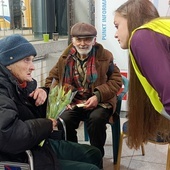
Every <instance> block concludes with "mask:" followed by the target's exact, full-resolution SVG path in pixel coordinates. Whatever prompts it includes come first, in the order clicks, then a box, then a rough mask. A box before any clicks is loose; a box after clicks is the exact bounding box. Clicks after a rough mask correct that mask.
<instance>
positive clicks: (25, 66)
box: [7, 56, 35, 83]
mask: <svg viewBox="0 0 170 170" xmlns="http://www.w3.org/2000/svg"><path fill="white" fill-rule="evenodd" d="M33 59H34V56H29V57H25V58H24V59H22V60H20V61H18V62H16V63H13V64H11V65H9V66H7V68H8V69H9V70H10V72H11V73H12V74H13V75H14V77H16V78H17V80H18V82H19V83H23V82H25V81H27V82H29V81H32V76H31V73H32V71H33V70H35V67H34V64H33Z"/></svg>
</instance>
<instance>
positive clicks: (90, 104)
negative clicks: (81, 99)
mask: <svg viewBox="0 0 170 170" xmlns="http://www.w3.org/2000/svg"><path fill="white" fill-rule="evenodd" d="M84 104H85V107H84V108H85V109H88V110H92V109H94V108H96V107H97V105H98V100H97V96H96V95H94V96H92V97H90V98H89V99H88V100H87V101H86V102H85V103H84Z"/></svg>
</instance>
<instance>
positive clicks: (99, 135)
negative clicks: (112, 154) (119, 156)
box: [59, 106, 112, 156]
mask: <svg viewBox="0 0 170 170" xmlns="http://www.w3.org/2000/svg"><path fill="white" fill-rule="evenodd" d="M111 114H112V109H105V108H103V107H101V106H98V107H97V108H95V109H94V110H85V109H83V108H75V109H73V110H66V111H65V112H63V113H62V115H61V116H60V117H61V118H62V119H63V120H64V122H65V124H66V132H67V140H69V141H72V142H78V139H77V131H76V129H77V128H78V127H79V123H80V121H86V124H87V130H88V134H89V138H90V144H91V145H92V146H95V147H97V148H99V149H100V151H101V153H102V156H104V144H105V141H106V123H108V120H109V118H110V116H111ZM59 128H60V125H59Z"/></svg>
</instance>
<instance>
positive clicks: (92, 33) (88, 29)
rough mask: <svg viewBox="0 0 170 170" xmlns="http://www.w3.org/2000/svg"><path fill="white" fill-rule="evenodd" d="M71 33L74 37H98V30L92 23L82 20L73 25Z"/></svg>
mask: <svg viewBox="0 0 170 170" xmlns="http://www.w3.org/2000/svg"><path fill="white" fill-rule="evenodd" d="M70 34H71V35H72V36H73V37H96V35H97V30H96V28H95V27H94V26H93V25H91V24H87V23H83V22H80V23H76V24H75V25H73V26H72V28H71V33H70Z"/></svg>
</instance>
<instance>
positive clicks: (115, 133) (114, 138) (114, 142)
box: [111, 118, 120, 164]
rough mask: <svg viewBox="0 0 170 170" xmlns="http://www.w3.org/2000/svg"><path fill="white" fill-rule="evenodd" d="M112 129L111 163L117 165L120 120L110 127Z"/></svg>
mask: <svg viewBox="0 0 170 170" xmlns="http://www.w3.org/2000/svg"><path fill="white" fill-rule="evenodd" d="M111 127H112V145H113V162H114V164H117V158H118V151H119V139H120V118H118V119H117V121H116V122H115V123H114V124H113V125H111Z"/></svg>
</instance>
